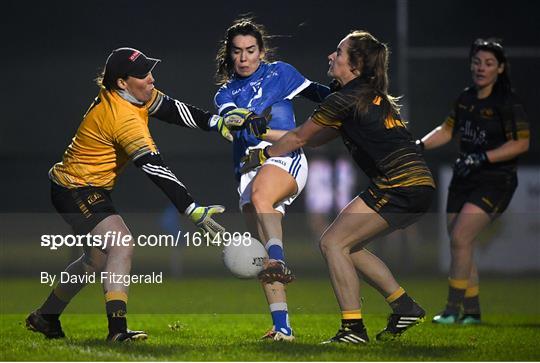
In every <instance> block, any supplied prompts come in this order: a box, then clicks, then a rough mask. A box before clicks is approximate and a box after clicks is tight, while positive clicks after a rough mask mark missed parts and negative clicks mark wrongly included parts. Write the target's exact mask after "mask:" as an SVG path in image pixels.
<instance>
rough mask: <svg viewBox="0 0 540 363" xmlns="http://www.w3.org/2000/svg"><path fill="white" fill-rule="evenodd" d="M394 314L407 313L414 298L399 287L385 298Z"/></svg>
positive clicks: (410, 310) (411, 306)
mask: <svg viewBox="0 0 540 363" xmlns="http://www.w3.org/2000/svg"><path fill="white" fill-rule="evenodd" d="M386 302H387V303H388V305H390V307H391V308H392V312H393V313H394V314H407V313H410V312H412V310H413V308H414V304H415V303H414V300H413V299H411V297H410V296H409V295H407V293H406V292H405V290H404V289H403V288H402V287H400V288H399V289H397V290H396V291H394V292H393V293H392V294H390V296H388V297H387V298H386Z"/></svg>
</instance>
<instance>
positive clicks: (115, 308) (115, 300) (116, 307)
mask: <svg viewBox="0 0 540 363" xmlns="http://www.w3.org/2000/svg"><path fill="white" fill-rule="evenodd" d="M127 298H128V297H127V294H126V293H125V292H121V291H111V292H107V293H105V309H106V311H107V320H108V321H109V334H116V333H124V332H126V331H127V319H126V314H127Z"/></svg>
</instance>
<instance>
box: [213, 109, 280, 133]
mask: <svg viewBox="0 0 540 363" xmlns="http://www.w3.org/2000/svg"><path fill="white" fill-rule="evenodd" d="M268 111H269V110H268ZM271 118H272V115H271V114H270V112H264V114H263V115H257V114H256V113H254V112H252V111H250V110H248V109H246V108H236V109H234V110H231V111H229V112H227V113H226V114H225V116H224V117H223V119H224V122H225V125H226V126H227V127H228V128H229V129H230V130H233V131H236V130H242V129H245V128H247V129H248V130H249V132H250V133H251V134H252V135H254V136H255V137H257V138H263V137H264V135H265V134H266V132H267V131H268V122H269V121H270V119H271Z"/></svg>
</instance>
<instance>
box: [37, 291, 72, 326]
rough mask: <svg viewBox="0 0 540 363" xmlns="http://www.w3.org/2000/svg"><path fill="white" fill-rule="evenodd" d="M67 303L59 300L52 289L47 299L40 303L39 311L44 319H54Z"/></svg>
mask: <svg viewBox="0 0 540 363" xmlns="http://www.w3.org/2000/svg"><path fill="white" fill-rule="evenodd" d="M67 305H68V303H67V302H65V301H63V300H60V299H59V298H58V296H56V294H55V293H54V290H53V291H51V293H50V294H49V297H47V300H45V302H44V303H43V305H41V307H40V308H39V311H40V312H41V316H43V318H44V319H45V320H48V321H55V320H58V319H59V317H60V314H62V312H63V311H64V309H65V308H66V306H67Z"/></svg>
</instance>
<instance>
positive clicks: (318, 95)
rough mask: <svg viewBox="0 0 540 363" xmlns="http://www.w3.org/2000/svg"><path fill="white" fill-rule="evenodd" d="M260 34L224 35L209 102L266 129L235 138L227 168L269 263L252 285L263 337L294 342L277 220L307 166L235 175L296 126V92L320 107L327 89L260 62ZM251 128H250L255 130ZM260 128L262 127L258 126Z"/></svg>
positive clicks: (254, 30) (272, 161)
mask: <svg viewBox="0 0 540 363" xmlns="http://www.w3.org/2000/svg"><path fill="white" fill-rule="evenodd" d="M265 38H266V37H265V34H264V30H263V28H262V26H260V25H258V24H255V23H254V22H253V21H252V20H251V19H239V20H237V21H235V22H234V23H233V25H232V26H231V27H229V29H227V32H226V35H225V39H224V40H223V42H222V45H221V48H220V49H219V51H218V54H217V57H216V60H217V72H216V77H217V80H218V83H219V84H220V85H221V88H220V89H219V90H218V92H217V93H216V96H215V104H216V107H217V109H218V112H219V114H220V115H224V114H226V113H227V112H229V111H232V110H234V109H237V108H241V109H244V111H246V112H247V111H248V110H249V111H250V112H253V113H254V114H257V115H266V117H267V119H269V123H268V127H269V130H268V131H266V132H265V133H264V135H259V134H258V133H257V130H254V128H252V127H251V128H248V127H246V128H243V129H240V130H238V131H236V132H235V133H234V141H233V148H234V151H233V153H234V156H233V157H234V170H235V175H236V178H237V180H238V182H239V187H238V192H239V195H240V209H241V210H242V212H243V213H244V215H245V217H246V223H247V225H248V228H249V230H250V232H252V233H253V234H258V235H259V238H260V239H261V241H262V242H263V243H264V244H265V247H266V249H267V251H268V256H269V259H268V261H267V263H265V266H264V269H263V271H261V273H260V274H259V276H258V277H259V279H260V280H261V282H262V284H263V288H264V291H265V294H266V298H267V301H268V304H269V306H270V312H271V315H272V321H273V325H274V326H273V328H272V329H271V330H270V331H269V332H268V333H267V334H266V335H265V336H264V337H263V338H266V339H273V340H287V341H289V340H293V339H294V336H293V333H292V329H291V327H290V325H289V318H288V312H287V303H286V294H285V284H287V283H289V282H291V281H293V280H294V275H293V274H292V272H291V270H290V269H289V268H288V267H287V265H286V263H285V259H284V254H283V242H282V241H283V237H282V227H281V219H282V218H283V215H284V213H285V206H286V205H290V204H291V203H292V202H293V201H294V200H295V198H296V197H297V196H298V195H299V194H300V192H301V191H302V189H303V188H304V186H305V184H306V179H307V175H308V164H307V160H306V157H305V156H304V153H303V151H302V150H301V149H298V150H294V151H292V152H291V153H289V154H287V155H284V156H281V157H276V158H269V159H268V160H267V161H266V163H265V164H264V165H262V166H261V167H260V168H258V169H257V170H253V171H251V172H250V173H246V174H243V175H241V174H240V166H241V165H240V160H241V158H242V157H243V156H244V155H245V154H246V151H247V150H248V149H249V148H251V147H264V146H266V145H270V144H271V143H272V142H273V141H276V140H277V139H279V138H280V137H281V135H283V134H284V133H285V132H287V131H288V130H291V129H293V128H295V127H296V125H295V118H294V112H293V107H292V102H291V99H292V98H293V97H295V96H296V95H298V94H302V95H303V96H305V97H308V98H309V99H311V100H313V101H319V102H320V101H322V100H323V99H324V97H325V96H326V95H328V94H329V93H330V91H329V89H328V87H325V86H321V85H319V84H317V83H314V82H311V81H309V80H308V79H306V78H305V77H304V76H302V75H301V74H300V73H299V72H298V71H297V70H296V69H295V68H294V67H292V66H291V65H289V64H287V63H284V62H273V63H268V62H266V56H267V55H268V51H267V48H266V47H265ZM255 129H256V128H255ZM264 129H265V130H266V128H264Z"/></svg>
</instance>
